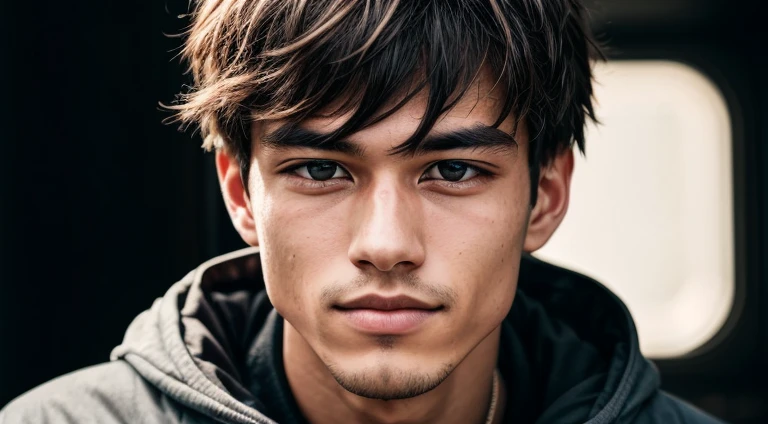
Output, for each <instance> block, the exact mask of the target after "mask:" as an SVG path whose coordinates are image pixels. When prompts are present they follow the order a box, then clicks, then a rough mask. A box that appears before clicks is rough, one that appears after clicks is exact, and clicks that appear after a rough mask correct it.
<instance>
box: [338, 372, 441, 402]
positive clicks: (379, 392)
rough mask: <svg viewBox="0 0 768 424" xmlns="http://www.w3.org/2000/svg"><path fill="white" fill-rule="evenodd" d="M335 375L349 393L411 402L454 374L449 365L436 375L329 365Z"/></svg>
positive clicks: (371, 397) (435, 373)
mask: <svg viewBox="0 0 768 424" xmlns="http://www.w3.org/2000/svg"><path fill="white" fill-rule="evenodd" d="M328 369H329V370H330V371H331V375H333V378H334V379H336V382H337V383H339V385H340V386H341V387H343V388H344V389H345V390H346V391H348V392H350V393H352V394H355V395H358V396H362V397H365V398H369V399H378V400H397V399H409V398H413V397H416V396H419V395H422V394H424V393H427V392H428V391H430V390H432V389H434V388H435V387H437V386H439V385H440V383H442V382H443V381H444V380H445V379H446V378H448V376H449V375H450V373H451V371H453V366H451V365H450V364H446V365H445V366H443V367H442V368H438V369H436V370H434V371H432V372H428V371H425V370H419V371H415V370H410V369H401V368H397V367H394V366H391V365H386V366H375V367H371V368H368V369H365V370H361V371H357V370H356V371H350V370H344V369H341V367H338V366H329V367H328Z"/></svg>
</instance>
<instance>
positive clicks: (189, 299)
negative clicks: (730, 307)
mask: <svg viewBox="0 0 768 424" xmlns="http://www.w3.org/2000/svg"><path fill="white" fill-rule="evenodd" d="M519 281H520V282H519V287H518V293H517V296H516V298H515V301H514V304H513V306H512V309H511V311H510V313H509V315H508V316H507V318H506V319H505V320H504V322H503V324H502V332H501V347H500V352H499V364H498V366H499V369H500V371H501V374H502V377H503V379H504V382H505V384H506V387H507V393H508V399H507V404H506V405H507V408H506V413H505V422H514V423H537V424H545V423H585V422H586V423H590V424H601V423H636V424H645V423H664V424H676V423H717V422H719V421H717V420H715V419H714V418H711V417H709V416H707V415H705V414H703V413H702V412H699V411H698V410H696V409H694V408H693V407H691V406H689V405H687V404H685V403H684V402H682V401H680V400H678V399H675V398H673V397H671V396H670V395H668V394H665V393H664V392H662V391H660V390H659V375H658V372H657V371H656V369H655V368H654V366H653V364H652V363H651V362H649V361H648V360H646V359H645V358H643V356H642V355H641V354H640V351H639V349H638V342H637V334H636V331H635V326H634V323H633V322H632V318H631V317H630V315H629V313H628V311H627V309H626V307H625V306H624V304H623V303H621V301H619V299H618V298H617V297H616V296H615V295H613V294H612V293H611V292H610V291H608V290H607V289H606V288H605V287H603V286H602V285H600V284H598V283H597V282H595V281H593V280H591V279H589V278H587V277H584V276H582V275H579V274H576V273H574V272H571V271H567V270H564V269H561V268H557V267H555V266H552V265H549V264H546V263H544V262H541V261H539V260H536V259H534V258H532V257H527V256H526V257H524V258H523V260H522V265H521V272H520V280H519ZM282 328H283V321H282V318H281V317H280V316H279V315H278V314H277V313H276V312H275V311H274V309H273V308H272V306H271V305H270V303H269V300H268V299H267V297H266V294H265V291H264V287H263V280H262V276H261V271H260V262H259V256H258V250H257V249H254V248H249V249H244V250H241V251H237V252H233V253H230V254H228V255H224V256H221V257H218V258H215V259H213V260H211V261H208V262H206V263H204V264H203V265H201V266H200V267H199V268H198V269H197V270H195V271H193V272H191V273H189V274H188V275H187V276H186V277H184V279H182V280H181V281H179V282H178V283H176V284H174V285H173V286H172V287H171V288H170V289H169V290H168V292H167V293H166V294H165V296H164V297H162V298H160V299H157V300H156V301H155V303H154V304H153V305H152V308H150V309H149V310H147V311H145V312H143V313H142V314H140V315H139V316H138V317H137V318H136V319H135V320H134V321H133V323H132V324H131V325H130V327H129V328H128V331H127V333H126V335H125V340H124V341H123V343H122V344H121V345H120V346H118V347H116V348H115V349H114V350H113V351H112V355H111V362H109V363H105V364H102V365H97V366H94V367H90V368H86V369H83V370H80V371H77V372H74V373H71V374H68V375H65V376H62V377H59V378H57V379H55V380H53V381H51V382H49V383H47V384H44V385H42V386H40V387H38V388H36V389H34V390H32V391H30V392H28V393H26V394H24V395H22V396H21V397H19V398H17V399H16V400H14V401H13V402H11V403H10V404H8V405H7V406H6V407H5V408H4V409H3V410H2V411H0V424H10V423H104V424H106V423H213V422H221V423H273V422H279V423H304V422H306V421H305V419H304V418H303V417H302V416H301V413H300V410H299V408H298V406H297V405H296V401H295V400H294V398H293V396H292V394H291V391H290V388H289V387H288V383H287V380H286V377H285V372H284V369H283V361H282V342H281V341H282Z"/></svg>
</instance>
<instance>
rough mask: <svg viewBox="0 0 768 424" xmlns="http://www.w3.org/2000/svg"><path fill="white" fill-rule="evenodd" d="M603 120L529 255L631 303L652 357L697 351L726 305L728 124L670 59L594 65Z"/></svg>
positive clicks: (705, 91) (714, 99)
mask: <svg viewBox="0 0 768 424" xmlns="http://www.w3.org/2000/svg"><path fill="white" fill-rule="evenodd" d="M595 79H596V82H597V84H596V86H595V98H596V99H597V102H598V103H599V104H598V107H597V110H596V112H597V116H598V119H599V120H600V121H601V123H602V124H600V125H597V126H592V127H590V128H589V129H588V135H587V156H586V159H585V158H584V157H582V156H581V155H578V157H577V159H576V168H575V170H574V176H573V180H572V195H571V203H570V207H569V211H568V214H567V215H566V218H565V220H564V221H563V223H562V225H561V227H560V228H559V229H558V230H557V232H556V233H555V235H554V236H553V237H552V239H551V240H550V241H549V242H548V243H547V245H546V246H545V247H544V248H543V249H541V250H540V251H539V252H537V253H536V256H538V257H540V258H542V259H545V260H548V261H551V262H553V263H557V264H559V265H562V266H565V267H568V268H571V269H574V270H576V271H580V272H582V273H585V274H587V275H589V276H591V277H593V278H595V279H597V280H598V281H600V282H601V283H603V284H605V285H606V286H608V287H609V288H610V289H611V290H612V291H613V292H614V293H616V294H617V295H618V296H619V297H620V298H621V299H622V300H623V301H624V302H625V303H626V304H627V306H628V307H629V310H630V311H631V313H632V315H633V317H634V319H635V323H636V325H637V328H638V332H639V337H640V347H641V350H642V351H643V352H644V353H645V354H646V355H648V356H651V357H655V358H670V357H676V356H680V355H683V354H685V353H688V352H690V351H692V350H694V349H696V348H697V347H699V346H701V345H703V344H704V343H706V342H707V341H708V340H709V339H710V338H711V337H712V336H713V335H714V334H715V333H716V332H717V331H718V330H719V329H720V328H721V327H722V325H723V323H724V322H725V320H726V318H727V317H728V315H729V313H730V311H731V307H732V303H733V297H734V257H733V251H734V248H733V244H734V241H733V200H732V197H733V185H732V172H731V171H732V170H731V167H732V162H731V127H730V119H729V116H728V112H727V109H726V105H725V101H724V100H723V97H722V95H721V94H720V92H719V91H718V89H717V88H716V87H715V86H714V85H713V83H712V82H711V81H710V80H709V79H707V78H706V77H705V76H704V75H702V74H701V73H699V72H698V71H696V70H694V69H693V68H691V67H689V66H686V65H683V64H681V63H677V62H668V61H617V62H609V63H607V64H602V65H600V66H598V67H597V69H596V77H595Z"/></svg>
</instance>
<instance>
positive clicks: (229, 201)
mask: <svg viewBox="0 0 768 424" xmlns="http://www.w3.org/2000/svg"><path fill="white" fill-rule="evenodd" d="M216 172H217V174H218V177H219V185H220V186H221V194H222V196H223V197H224V205H225V206H226V207H227V212H229V217H230V219H231V220H232V225H234V226H235V230H237V232H238V233H239V234H240V237H242V239H243V241H245V242H246V243H248V244H249V245H251V246H258V245H259V238H258V233H257V231H256V222H255V220H254V217H253V210H252V206H251V202H250V199H249V198H248V193H247V192H246V190H245V187H244V186H243V178H241V176H240V163H239V162H238V160H237V159H236V158H235V157H234V155H232V154H230V153H229V152H228V151H227V149H226V148H220V149H217V150H216Z"/></svg>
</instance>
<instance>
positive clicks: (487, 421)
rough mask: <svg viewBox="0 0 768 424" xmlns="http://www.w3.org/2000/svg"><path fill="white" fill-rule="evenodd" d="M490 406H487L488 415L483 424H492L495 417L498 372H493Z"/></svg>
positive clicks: (497, 396)
mask: <svg viewBox="0 0 768 424" xmlns="http://www.w3.org/2000/svg"><path fill="white" fill-rule="evenodd" d="M491 390H492V391H491V404H490V405H489V406H488V415H487V416H486V417H485V424H491V423H493V418H494V416H495V415H496V405H497V404H498V402H499V370H497V369H495V370H493V388H492V389H491Z"/></svg>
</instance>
